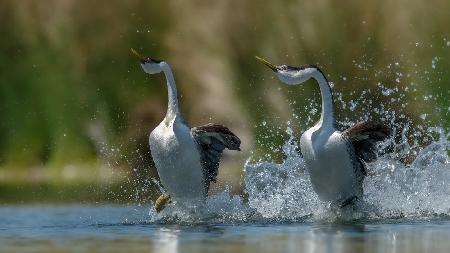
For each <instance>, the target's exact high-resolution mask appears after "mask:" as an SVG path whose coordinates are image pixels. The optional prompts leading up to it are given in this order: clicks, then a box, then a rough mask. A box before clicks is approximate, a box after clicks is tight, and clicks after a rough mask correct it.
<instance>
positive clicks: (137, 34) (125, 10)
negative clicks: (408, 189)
mask: <svg viewBox="0 0 450 253" xmlns="http://www.w3.org/2000/svg"><path fill="white" fill-rule="evenodd" d="M449 9H450V2H449V1H439V0H430V1H426V2H424V1H419V0H413V1H406V0H399V1H388V0H383V1H369V2H361V1H346V2H342V1H313V2H311V1H289V0H285V1H276V2H267V3H264V4H263V5H262V4H261V3H260V2H259V1H215V2H210V1H184V2H183V1H181V2H180V1H137V0H136V1H126V2H125V1H91V2H89V1H55V0H53V1H46V2H40V1H13V0H3V1H1V2H0V21H1V23H0V33H1V34H2V39H1V40H0V113H1V115H2V120H1V121H0V203H1V201H3V200H5V201H10V200H11V198H13V197H11V198H8V197H7V196H14V192H16V193H18V194H20V195H27V193H26V192H28V190H24V189H27V187H32V186H33V185H46V186H45V187H44V188H45V189H51V190H43V191H42V194H41V195H39V197H36V199H39V198H40V197H42V198H43V199H45V198H46V197H47V196H48V194H50V193H53V194H54V193H55V192H59V191H65V192H72V193H73V194H74V195H77V196H79V199H86V198H85V196H87V195H89V194H88V192H86V191H85V190H83V191H81V190H80V191H78V190H73V188H71V187H72V186H67V187H65V186H64V185H65V182H66V179H64V177H63V176H60V175H61V174H62V172H61V171H62V170H63V168H64V167H66V166H68V165H74V166H76V167H78V166H80V165H81V166H80V167H90V168H91V170H82V169H80V170H79V171H78V172H76V173H75V174H76V175H75V176H74V177H75V178H78V179H79V180H78V181H77V180H75V182H73V181H72V183H73V185H74V186H73V187H75V188H76V187H78V188H80V189H88V188H89V187H93V188H98V187H103V186H101V185H105V184H106V185H111V186H108V187H115V186H114V185H115V184H119V185H128V186H129V185H130V184H129V183H127V182H129V181H126V180H128V179H129V178H130V177H131V178H133V179H135V178H137V181H138V182H146V183H145V184H148V182H149V178H151V177H155V176H156V173H155V171H154V170H152V169H150V168H151V166H152V163H151V159H150V158H149V151H148V147H147V146H148V145H147V135H148V133H149V132H150V131H151V129H152V128H153V127H154V126H155V125H156V124H158V122H159V120H160V119H161V118H162V117H163V115H164V113H165V103H166V87H165V85H164V79H163V76H159V77H158V76H152V77H149V76H148V75H146V74H144V73H143V72H142V71H141V70H140V67H139V65H138V64H137V62H136V59H135V58H134V57H133V56H132V55H131V54H130V51H129V49H130V48H131V47H134V48H137V49H139V50H140V51H141V52H144V53H145V54H147V55H151V56H152V57H154V58H157V59H164V60H166V61H168V62H169V63H170V64H171V66H172V68H173V69H174V72H175V76H176V80H177V81H178V86H179V90H180V94H181V103H182V111H183V113H184V114H185V116H186V118H187V119H188V120H189V122H190V123H191V124H192V125H198V124H203V123H206V122H209V121H217V122H222V123H224V124H226V125H228V126H229V127H230V128H231V129H233V130H234V131H235V132H237V133H238V135H240V136H242V137H243V140H244V141H245V143H244V150H245V152H244V153H243V154H242V155H241V156H240V157H235V158H234V160H239V161H242V162H240V163H239V164H242V163H243V161H244V160H245V158H246V157H248V155H249V151H250V150H253V151H254V154H255V156H254V157H255V159H256V158H258V157H261V156H262V154H270V155H271V157H272V158H274V159H276V160H279V159H281V157H282V155H281V152H280V151H279V149H278V148H273V147H280V146H281V145H282V144H283V143H284V142H285V140H286V134H285V133H284V130H285V129H286V126H287V125H286V123H285V122H287V121H289V120H290V121H292V122H293V124H291V125H292V127H294V129H295V130H296V132H297V133H298V132H301V131H302V130H303V129H305V128H306V126H307V125H308V124H310V122H309V121H307V120H306V117H305V115H306V109H305V106H306V105H307V104H310V103H312V102H313V103H317V102H318V101H319V97H318V90H317V87H315V86H314V85H305V86H302V87H295V88H289V89H288V88H286V87H283V86H282V85H280V84H279V83H278V82H277V81H276V80H274V79H273V78H272V75H271V73H269V72H268V71H267V70H266V69H265V68H264V67H263V66H261V65H260V64H258V63H257V62H256V61H255V59H254V56H255V55H261V56H264V57H266V58H268V59H270V60H271V61H273V62H275V63H287V64H290V65H303V64H308V63H314V64H318V65H319V66H320V67H321V68H323V70H324V71H325V73H327V74H328V75H329V79H330V80H331V81H333V82H334V83H335V84H336V85H335V88H334V89H335V92H337V93H341V94H342V100H344V101H346V102H348V101H351V100H354V101H358V99H360V97H361V93H362V92H363V91H365V90H371V92H372V93H371V100H372V103H373V105H374V106H373V108H379V107H380V105H385V108H388V109H386V110H389V111H395V112H397V113H398V114H397V115H401V114H404V115H406V118H408V119H410V120H411V121H412V122H413V124H414V125H419V124H420V125H425V126H432V125H438V126H443V127H445V128H446V129H447V130H449V128H450V117H449V115H450V111H449V107H450V104H449V102H448V101H449V100H450V92H449V89H448V87H450V86H449V83H450V72H449V69H448V66H450V62H449V61H450V57H449V56H450V46H449V43H450V36H449V30H448V24H450V15H448V10H449ZM380 84H382V86H384V87H387V88H399V91H398V92H397V93H396V94H394V95H393V96H399V95H400V94H402V93H404V95H405V96H407V97H406V98H405V99H404V100H402V102H401V103H400V102H399V103H393V102H392V101H391V97H389V96H382V95H380V93H381V88H380ZM406 87H408V89H409V90H408V92H406V91H405V88H406ZM430 95H431V96H430ZM309 97H310V98H309ZM294 101H295V104H293V103H292V102H294ZM403 102H406V103H403ZM362 105H364V102H361V104H360V105H359V106H357V107H356V109H354V110H353V109H350V108H349V107H346V108H340V109H339V110H337V113H338V115H337V116H338V117H339V118H342V119H355V117H356V119H357V118H362V117H364V116H367V115H369V116H370V117H371V118H378V117H380V115H379V114H376V113H374V112H373V111H371V110H370V109H367V108H364V106H362ZM293 114H295V115H298V116H299V118H298V119H296V118H294V117H293V116H292V115H293ZM422 114H427V115H429V116H428V117H427V118H426V120H423V119H421V118H420V117H419V116H420V115H422ZM317 118H318V113H316V114H314V115H313V119H312V120H315V119H317ZM396 120H399V121H401V120H403V119H401V118H396ZM263 122H264V123H263ZM294 122H295V124H294ZM423 144H424V145H425V144H426V141H424V143H423ZM99 164H100V165H99ZM104 164H106V165H108V167H109V168H110V171H109V172H108V173H114V171H116V170H120V171H126V174H127V175H129V176H124V177H123V178H122V181H120V180H119V181H120V183H117V181H115V180H113V181H106V182H105V178H108V177H109V176H108V175H106V176H105V175H102V173H100V172H101V170H102V169H101V167H102V166H103V165H104ZM233 164H234V165H235V166H233V167H234V169H233V171H234V172H233V173H234V174H235V175H236V176H235V177H231V178H232V179H231V180H232V181H235V180H239V176H238V175H239V173H241V169H242V167H241V166H239V165H238V163H236V162H234V163H233ZM118 168H120V169H118ZM91 173H92V174H91ZM34 174H38V175H46V176H45V177H43V178H44V179H39V180H34V179H33V175H34ZM86 177H87V178H89V180H85V179H84V178H86ZM91 177H94V178H91ZM124 180H125V181H124ZM131 181H133V182H134V180H131ZM234 183H235V182H234ZM48 185H50V186H49V187H47V186H48ZM86 185H90V186H89V187H87V186H86ZM99 185H100V186H99ZM39 187H41V186H39ZM39 187H38V188H39ZM41 188H42V187H41ZM14 189H17V191H16V190H14ZM95 192H97V193H99V197H92V198H89V199H91V200H94V199H95V201H97V200H100V199H102V197H101V196H105V195H103V193H104V194H106V193H105V192H104V191H101V190H96V191H95ZM106 192H108V191H106ZM11 194H12V195H11ZM106 195H108V194H106ZM60 196H67V195H66V194H62V195H60ZM152 196H153V195H152ZM155 196H156V195H155ZM119 198H120V197H119ZM24 199H30V198H24ZM51 199H53V198H51ZM69 199H70V200H74V199H78V198H75V197H73V198H72V197H70V198H69ZM103 199H107V197H103Z"/></svg>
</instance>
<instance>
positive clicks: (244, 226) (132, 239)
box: [0, 205, 450, 252]
mask: <svg viewBox="0 0 450 253" xmlns="http://www.w3.org/2000/svg"><path fill="white" fill-rule="evenodd" d="M149 219H150V217H149V208H146V207H134V206H78V205H77V206H4V207H1V208H0V224H1V228H0V252H286V251H291V252H448V250H449V249H450V240H449V238H450V221H449V220H447V219H446V218H442V217H441V218H438V217H436V218H431V219H416V220H408V219H397V220H395V219H385V220H356V221H341V222H339V221H334V222H309V221H304V222H295V223H268V222H259V223H258V222H250V223H229V224H225V223H210V224H208V223H197V224H190V225H187V224H184V225H176V224H162V223H158V222H151V221H149Z"/></svg>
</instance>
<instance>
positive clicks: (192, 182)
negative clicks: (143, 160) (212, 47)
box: [149, 122, 207, 201]
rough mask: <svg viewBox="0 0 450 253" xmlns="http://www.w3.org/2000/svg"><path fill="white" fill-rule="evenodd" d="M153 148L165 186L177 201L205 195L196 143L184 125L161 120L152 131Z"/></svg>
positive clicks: (151, 148) (198, 198) (199, 198)
mask: <svg viewBox="0 0 450 253" xmlns="http://www.w3.org/2000/svg"><path fill="white" fill-rule="evenodd" d="M149 141H150V150H151V153H152V157H153V161H154V162H155V166H156V168H157V170H158V174H159V178H160V180H161V183H162V185H163V187H164V189H165V190H166V191H167V193H168V194H169V195H170V196H171V198H172V199H174V200H176V201H186V200H187V201H193V200H202V199H204V197H205V196H206V194H207V193H206V192H205V187H204V176H203V172H202V167H201V163H200V154H199V150H198V147H197V144H196V143H195V142H194V140H193V138H192V136H191V129H190V128H189V127H187V126H186V125H184V124H173V122H171V123H170V124H169V125H168V126H166V124H165V123H164V122H161V124H159V126H158V127H156V128H155V129H154V130H153V132H152V133H151V134H150V140H149Z"/></svg>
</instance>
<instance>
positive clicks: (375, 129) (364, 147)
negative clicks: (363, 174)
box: [342, 121, 391, 162]
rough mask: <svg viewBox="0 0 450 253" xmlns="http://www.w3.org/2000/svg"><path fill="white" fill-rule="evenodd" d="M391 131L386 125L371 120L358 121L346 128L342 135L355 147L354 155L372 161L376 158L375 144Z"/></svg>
mask: <svg viewBox="0 0 450 253" xmlns="http://www.w3.org/2000/svg"><path fill="white" fill-rule="evenodd" d="M390 133H391V131H390V129H389V128H387V127H386V126H384V125H382V124H380V123H376V122H372V121H367V122H360V123H357V124H356V125H354V126H353V127H350V128H348V129H347V130H345V131H344V132H342V135H343V136H344V137H345V138H346V139H347V141H348V142H350V144H351V145H352V146H353V148H354V149H355V153H356V156H358V158H360V159H362V160H363V161H364V162H373V161H374V160H375V159H377V152H376V149H375V145H376V143H377V142H379V141H382V140H384V139H386V137H388V136H389V135H390Z"/></svg>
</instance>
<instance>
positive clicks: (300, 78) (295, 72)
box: [256, 56, 321, 84]
mask: <svg viewBox="0 0 450 253" xmlns="http://www.w3.org/2000/svg"><path fill="white" fill-rule="evenodd" d="M256 59H257V60H258V61H260V62H261V63H263V64H264V65H266V66H267V67H269V68H270V69H271V70H272V71H273V72H275V74H276V76H277V77H278V79H280V81H282V82H283V83H285V84H301V83H303V82H305V81H307V80H308V79H310V78H311V77H313V75H314V74H315V73H316V72H321V71H320V70H319V68H318V67H316V66H314V65H309V66H302V67H292V66H288V65H279V66H277V65H275V64H273V63H270V62H269V61H267V60H265V59H263V58H261V57H258V56H256Z"/></svg>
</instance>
